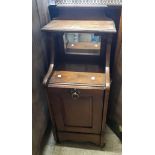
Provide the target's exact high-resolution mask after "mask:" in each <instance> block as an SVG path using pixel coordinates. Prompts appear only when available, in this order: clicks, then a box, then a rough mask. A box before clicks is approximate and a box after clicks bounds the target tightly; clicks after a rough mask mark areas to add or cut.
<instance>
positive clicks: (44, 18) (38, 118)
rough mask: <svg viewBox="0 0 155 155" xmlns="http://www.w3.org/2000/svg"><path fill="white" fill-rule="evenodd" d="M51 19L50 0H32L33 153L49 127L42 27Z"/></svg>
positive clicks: (37, 148) (37, 149)
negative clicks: (49, 14)
mask: <svg viewBox="0 0 155 155" xmlns="http://www.w3.org/2000/svg"><path fill="white" fill-rule="evenodd" d="M48 21H49V16H48V0H32V24H33V25H32V75H33V77H32V135H33V136H32V154H33V155H37V154H39V151H40V145H41V142H42V139H43V136H44V133H45V131H46V128H47V124H48V120H49V113H48V107H47V98H46V93H45V90H44V88H43V86H42V80H43V77H44V75H45V74H46V72H47V66H48V63H47V61H46V60H47V54H46V48H45V44H44V36H43V34H42V33H41V31H40V29H41V27H42V26H43V25H45V24H47V23H48Z"/></svg>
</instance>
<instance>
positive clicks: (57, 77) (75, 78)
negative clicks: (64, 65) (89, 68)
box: [49, 71, 105, 87]
mask: <svg viewBox="0 0 155 155" xmlns="http://www.w3.org/2000/svg"><path fill="white" fill-rule="evenodd" d="M49 84H58V85H74V86H76V85H87V86H91V87H103V86H104V85H105V75H104V74H103V73H91V72H73V71H54V72H53V75H52V76H51V79H50V80H49Z"/></svg>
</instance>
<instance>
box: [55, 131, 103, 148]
mask: <svg viewBox="0 0 155 155" xmlns="http://www.w3.org/2000/svg"><path fill="white" fill-rule="evenodd" d="M57 135H58V140H59V142H64V141H73V142H90V143H94V144H96V145H100V146H104V145H103V144H102V145H101V135H97V134H85V133H84V134H83V133H70V132H57Z"/></svg>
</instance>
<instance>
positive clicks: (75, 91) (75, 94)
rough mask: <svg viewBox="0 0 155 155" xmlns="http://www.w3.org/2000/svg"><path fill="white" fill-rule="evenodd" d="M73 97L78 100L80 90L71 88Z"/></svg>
mask: <svg viewBox="0 0 155 155" xmlns="http://www.w3.org/2000/svg"><path fill="white" fill-rule="evenodd" d="M71 96H72V99H74V100H77V99H78V98H79V91H78V90H77V89H72V90H71Z"/></svg>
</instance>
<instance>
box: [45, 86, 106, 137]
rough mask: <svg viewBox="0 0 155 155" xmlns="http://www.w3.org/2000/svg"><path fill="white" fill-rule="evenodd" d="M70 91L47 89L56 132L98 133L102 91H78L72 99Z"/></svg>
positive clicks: (100, 118) (99, 129) (100, 120)
mask: <svg viewBox="0 0 155 155" xmlns="http://www.w3.org/2000/svg"><path fill="white" fill-rule="evenodd" d="M71 91H72V89H63V88H48V93H49V100H50V106H51V107H50V108H52V109H51V110H52V111H53V113H54V118H55V122H56V126H57V130H58V131H69V132H81V133H82V132H85V133H97V134H98V133H100V131H101V122H102V107H103V91H101V90H78V92H79V97H78V98H77V99H74V98H73V97H72V94H71Z"/></svg>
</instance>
